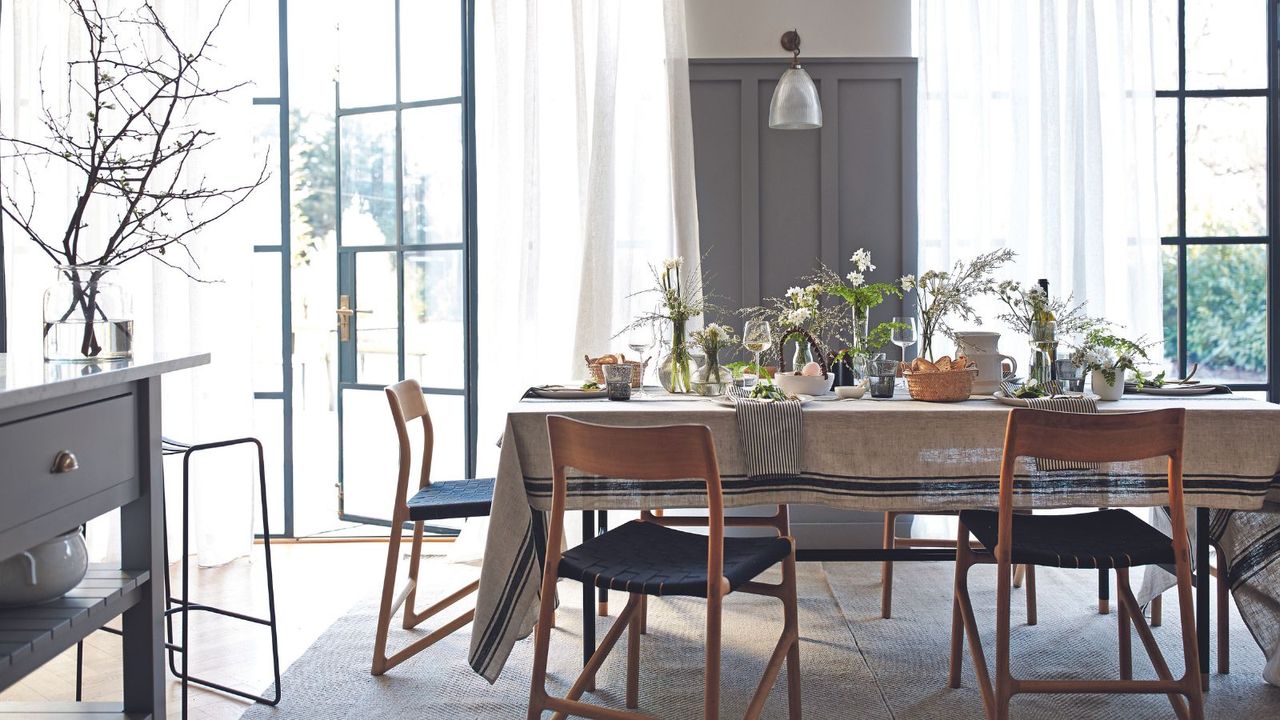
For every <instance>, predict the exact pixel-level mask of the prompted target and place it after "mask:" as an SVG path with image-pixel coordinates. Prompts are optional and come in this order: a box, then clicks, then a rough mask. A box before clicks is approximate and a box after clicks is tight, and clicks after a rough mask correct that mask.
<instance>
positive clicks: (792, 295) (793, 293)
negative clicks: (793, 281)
mask: <svg viewBox="0 0 1280 720" xmlns="http://www.w3.org/2000/svg"><path fill="white" fill-rule="evenodd" d="M802 295H804V289H802V288H798V287H789V288H787V297H788V298H789V299H791V300H796V299H797V298H799V297H800V296H802Z"/></svg>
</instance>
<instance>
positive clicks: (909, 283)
mask: <svg viewBox="0 0 1280 720" xmlns="http://www.w3.org/2000/svg"><path fill="white" fill-rule="evenodd" d="M898 283H899V284H900V285H902V289H903V290H914V289H915V287H916V276H915V275H903V276H902V277H900V278H898Z"/></svg>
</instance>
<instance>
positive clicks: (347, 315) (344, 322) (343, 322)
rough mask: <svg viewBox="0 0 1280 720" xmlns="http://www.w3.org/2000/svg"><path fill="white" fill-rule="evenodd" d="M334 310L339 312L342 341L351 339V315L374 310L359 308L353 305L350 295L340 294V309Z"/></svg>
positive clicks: (340, 338)
mask: <svg viewBox="0 0 1280 720" xmlns="http://www.w3.org/2000/svg"><path fill="white" fill-rule="evenodd" d="M334 312H336V313H338V340H339V341H340V342H350V341H351V316H353V315H355V314H356V313H361V314H363V315H369V314H371V313H372V312H373V311H372V310H357V309H355V308H353V307H351V296H350V295H339V296H338V309H337V310H335V311H334Z"/></svg>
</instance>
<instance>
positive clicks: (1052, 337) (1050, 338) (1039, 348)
mask: <svg viewBox="0 0 1280 720" xmlns="http://www.w3.org/2000/svg"><path fill="white" fill-rule="evenodd" d="M1057 325H1058V324H1057V323H1056V322H1053V321H1049V322H1043V323H1039V322H1033V323H1031V364H1030V366H1029V368H1028V370H1027V379H1028V380H1035V381H1036V382H1037V383H1047V382H1050V381H1051V380H1053V379H1054V377H1053V376H1054V368H1053V361H1054V356H1055V355H1057V352H1058V341H1057Z"/></svg>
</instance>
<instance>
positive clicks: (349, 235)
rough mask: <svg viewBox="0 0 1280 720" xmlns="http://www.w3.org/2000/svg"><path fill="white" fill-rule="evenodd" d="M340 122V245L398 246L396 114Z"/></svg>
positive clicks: (355, 118) (372, 115)
mask: <svg viewBox="0 0 1280 720" xmlns="http://www.w3.org/2000/svg"><path fill="white" fill-rule="evenodd" d="M341 123H342V127H341V139H342V244H343V245H391V244H394V243H395V241H396V117H395V113H394V112H385V113H373V114H369V115H349V116H347V117H344V118H342V119H341Z"/></svg>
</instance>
